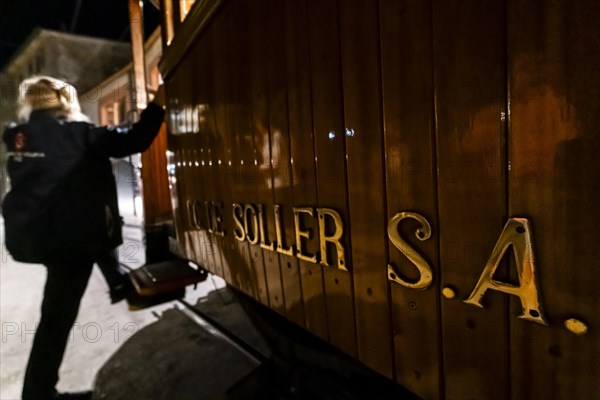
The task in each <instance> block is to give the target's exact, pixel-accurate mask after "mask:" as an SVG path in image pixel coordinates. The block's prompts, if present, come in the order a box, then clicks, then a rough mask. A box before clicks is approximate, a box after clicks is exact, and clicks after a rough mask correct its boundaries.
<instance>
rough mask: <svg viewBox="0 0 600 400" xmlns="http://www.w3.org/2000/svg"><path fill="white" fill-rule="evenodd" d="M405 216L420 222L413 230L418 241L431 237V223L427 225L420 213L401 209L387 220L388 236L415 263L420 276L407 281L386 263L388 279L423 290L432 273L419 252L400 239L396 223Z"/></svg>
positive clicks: (427, 284)
mask: <svg viewBox="0 0 600 400" xmlns="http://www.w3.org/2000/svg"><path fill="white" fill-rule="evenodd" d="M406 218H412V219H414V220H417V221H418V222H419V223H420V224H421V228H419V229H417V230H416V231H415V236H417V239H419V240H420V241H424V240H427V239H429V238H430V237H431V225H429V222H428V221H427V219H425V217H423V216H422V215H420V214H417V213H414V212H409V211H403V212H401V213H398V214H396V215H394V216H393V217H392V218H391V219H390V221H389V222H388V237H389V238H390V240H391V241H392V243H393V245H394V246H395V247H396V248H397V249H398V250H400V252H401V253H402V254H404V255H405V256H406V258H408V259H409V260H410V262H412V263H413V264H414V265H415V267H417V269H418V270H419V272H420V277H419V279H418V280H417V281H416V282H414V283H411V282H407V281H405V280H403V279H401V278H400V277H399V276H398V273H397V272H396V271H394V268H393V267H392V265H391V264H388V279H389V280H390V281H393V282H396V283H399V284H400V285H402V286H406V287H407V288H411V289H421V290H424V289H427V288H428V287H429V286H430V285H431V282H432V281H433V274H432V272H431V267H430V266H429V264H427V261H425V259H424V258H423V257H422V256H421V255H420V254H419V253H417V251H416V250H415V249H413V248H412V247H410V245H409V244H408V243H407V242H406V241H405V240H404V239H402V237H401V236H400V232H398V225H400V222H401V221H402V220H403V219H406Z"/></svg>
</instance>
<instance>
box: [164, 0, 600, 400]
mask: <svg viewBox="0 0 600 400" xmlns="http://www.w3.org/2000/svg"><path fill="white" fill-rule="evenodd" d="M542 3H543V2H527V3H525V2H518V1H514V0H502V1H483V0H475V1H473V0H469V1H467V0H451V1H450V2H447V1H441V0H432V1H415V0H380V1H379V2H361V1H354V0H348V1H335V0H298V1H293V2H290V1H283V0H268V1H262V2H254V1H252V0H229V1H224V2H223V3H222V5H221V6H220V7H219V8H218V11H217V13H216V14H215V15H214V17H213V18H212V19H211V20H210V21H205V22H203V23H204V25H203V28H202V30H201V31H200V32H198V33H197V36H196V37H195V39H194V40H191V42H190V43H189V46H188V50H187V52H186V53H185V54H183V53H182V55H181V58H180V59H173V56H170V59H169V60H167V61H168V62H166V64H165V63H163V64H162V67H163V69H164V71H163V72H168V74H167V76H166V79H167V89H168V94H169V98H170V101H171V106H170V113H171V115H174V113H175V111H180V110H183V109H185V108H186V107H187V108H189V109H190V110H196V111H194V112H198V111H197V110H198V106H200V105H202V106H203V107H204V108H203V110H205V112H204V113H203V118H205V119H203V120H202V121H203V122H201V123H198V124H197V125H198V126H197V131H195V132H186V133H181V132H175V131H173V130H172V129H171V130H172V132H171V135H169V140H168V148H169V150H170V151H171V152H172V153H173V154H174V156H173V158H174V160H175V169H176V171H175V177H176V178H177V182H176V185H175V187H174V188H173V191H172V193H173V194H175V195H176V196H177V197H176V199H175V200H176V204H177V208H176V214H177V215H176V221H177V229H178V230H177V232H178V240H179V242H180V243H181V244H182V247H184V248H185V249H186V251H187V254H188V255H189V256H190V258H193V259H195V260H197V261H198V262H199V263H201V264H202V265H203V266H205V267H206V268H207V269H209V270H210V271H212V272H214V273H216V274H219V275H221V276H223V277H225V279H226V280H227V281H228V282H229V283H230V284H232V285H234V286H236V287H238V288H240V289H241V290H243V291H244V292H245V293H247V294H249V295H250V296H252V297H254V298H256V299H257V300H259V301H260V302H262V303H263V304H264V305H266V306H269V307H270V308H272V309H273V310H275V311H276V312H278V313H280V314H281V315H284V316H285V317H286V318H288V319H289V320H290V321H292V322H294V323H295V324H297V325H299V326H302V327H304V328H305V329H306V330H307V331H309V332H312V333H313V334H315V335H317V336H318V337H320V338H322V339H324V340H326V341H328V342H329V343H330V344H331V345H332V346H334V347H337V348H339V349H341V350H343V351H344V352H346V353H347V354H349V355H351V356H353V357H355V358H356V359H357V360H358V361H360V362H362V363H363V364H365V365H367V366H369V367H370V368H372V369H373V370H375V371H377V372H379V373H380V374H382V375H383V376H386V377H388V378H390V379H394V380H395V381H396V382H398V383H399V384H401V385H403V386H405V387H406V388H408V389H409V390H411V391H413V392H414V393H416V394H417V395H419V396H422V397H423V398H427V399H437V398H439V399H533V398H569V399H570V398H577V399H587V398H595V397H600V387H599V384H598V379H597V378H596V377H597V376H598V373H599V366H598V365H599V361H598V360H599V357H600V355H599V353H600V339H599V337H598V333H597V332H598V330H599V328H600V320H599V318H600V316H599V313H598V310H599V309H600V302H599V297H600V296H599V295H598V291H597V290H596V287H595V286H596V285H595V282H596V281H597V279H598V278H599V277H600V275H598V269H597V268H596V267H595V264H596V261H597V260H598V258H599V257H598V256H599V254H598V248H599V247H598V246H596V243H597V242H598V240H599V239H600V235H599V234H598V231H597V226H596V225H597V221H599V220H600V212H599V211H598V207H597V205H596V203H597V199H598V197H599V195H600V192H599V189H598V187H600V186H599V185H598V183H599V182H600V167H599V165H600V161H599V159H598V157H597V154H598V152H599V151H600V140H599V135H598V128H597V127H598V126H600V120H598V118H600V117H599V115H600V113H599V112H598V104H600V95H599V94H598V93H600V92H599V91H598V89H597V88H598V87H600V68H599V66H600V61H599V60H600V56H598V54H600V28H599V26H600V25H599V24H597V21H598V20H599V19H600V6H598V5H595V4H593V3H592V2H584V1H575V2H563V1H557V2H552V4H550V5H547V4H546V3H543V4H542ZM190 18H192V20H191V21H193V13H192V14H191V17H190ZM187 22H189V21H187ZM179 32H182V30H180V31H179ZM188 39H189V38H188ZM175 40H180V41H185V40H186V38H183V39H182V38H181V37H180V38H179V39H178V38H176V39H175ZM167 67H168V68H167ZM165 68H166V70H165ZM190 118H191V117H190ZM192 119H193V118H192ZM186 123H187V124H188V125H189V126H191V127H193V126H194V123H193V121H192V122H186ZM184 125H185V124H184ZM219 161H221V163H219ZM196 162H198V164H199V165H196ZM230 163H231V165H230ZM195 200H197V201H200V202H204V201H212V202H221V203H222V204H223V209H224V210H225V212H226V213H230V212H231V209H232V204H233V203H241V204H252V205H261V207H263V212H264V214H265V221H266V224H265V234H266V237H267V241H268V243H271V242H273V241H274V240H275V239H276V232H275V219H274V213H273V207H274V205H276V204H277V205H280V206H281V208H280V211H281V221H282V223H283V240H284V242H285V244H287V245H291V244H294V245H295V244H296V243H295V231H294V218H293V213H292V208H293V207H311V208H313V209H316V208H317V207H326V208H331V209H333V210H336V211H337V212H338V213H339V214H340V216H341V219H342V221H343V223H344V235H343V237H342V243H343V245H344V248H345V252H346V253H345V257H346V265H347V268H348V271H343V270H341V269H338V268H336V267H329V266H325V265H321V264H319V263H318V262H319V260H320V257H322V256H323V255H322V254H319V251H320V246H319V241H318V219H317V218H312V219H311V218H308V216H307V215H303V219H302V229H303V230H306V231H310V234H311V238H310V239H307V240H305V242H304V244H303V246H304V247H303V250H302V251H303V253H306V254H309V255H316V256H317V262H314V263H313V262H308V261H305V260H299V259H298V258H297V257H289V256H284V255H281V254H279V253H277V252H275V251H270V250H265V249H261V248H260V247H259V246H258V245H253V244H249V243H248V242H247V241H245V242H240V241H237V240H235V239H234V237H233V229H234V228H235V227H234V223H233V217H232V215H231V214H228V215H224V218H223V226H224V228H225V231H226V234H225V236H223V237H221V236H218V235H214V234H212V233H210V232H208V230H207V229H206V228H204V227H201V228H198V227H194V226H191V225H190V223H189V221H187V220H186V219H185V218H183V217H181V214H183V213H184V212H185V204H186V202H187V201H195ZM401 211H412V212H416V213H419V214H420V215H422V216H424V217H425V218H426V219H427V221H428V222H429V223H430V224H431V226H432V235H431V237H430V238H429V239H428V240H426V241H420V240H417V238H416V237H415V233H414V232H415V229H416V228H417V225H416V223H415V222H414V221H410V220H406V221H405V222H402V224H401V225H400V227H399V228H398V229H399V234H400V235H401V236H402V237H403V238H405V239H406V240H407V242H408V243H409V244H410V245H411V246H412V247H414V250H415V251H416V252H418V253H419V254H420V255H422V256H423V257H424V259H425V260H426V261H427V263H428V264H429V265H430V266H431V269H432V273H433V282H432V284H431V286H430V287H428V288H427V289H425V290H414V289H411V288H408V287H405V286H401V285H399V284H398V283H394V282H392V281H390V280H388V277H387V265H388V264H392V265H393V266H394V268H395V269H396V271H397V272H398V274H399V275H400V276H402V277H403V278H404V279H405V280H407V281H415V280H416V279H418V272H417V269H416V268H415V266H414V265H413V264H412V263H411V262H410V261H408V259H407V258H406V257H405V256H404V255H403V253H402V252H401V251H400V250H399V249H397V248H396V247H394V245H392V243H391V242H390V240H389V238H388V236H387V225H388V221H389V219H390V218H392V217H393V216H394V215H396V214H397V213H399V212H401ZM315 215H316V214H315ZM305 217H306V218H305ZM509 217H522V218H527V219H529V221H530V223H531V226H532V234H533V238H534V243H533V246H534V252H535V257H536V260H537V261H536V268H537V269H536V271H537V273H538V281H539V282H538V289H539V290H540V293H541V295H540V297H541V298H542V303H543V304H542V306H543V311H544V313H545V315H546V318H547V320H548V322H549V324H550V326H548V327H544V326H542V325H539V324H535V323H532V322H528V321H524V320H522V319H518V318H517V316H518V315H519V313H520V311H521V304H520V301H519V299H518V297H516V296H511V295H507V294H504V293H500V292H497V291H494V290H489V291H488V292H487V293H486V294H485V296H484V299H483V301H482V303H483V305H484V308H482V309H479V308H476V307H474V306H472V305H468V304H465V303H464V302H463V301H462V300H464V299H466V298H467V297H468V296H469V294H470V293H471V291H472V290H473V289H474V287H475V284H476V283H477V281H478V279H479V277H480V275H481V274H482V272H483V269H484V266H485V264H486V262H487V260H488V258H489V257H490V254H491V252H492V249H493V248H494V245H495V243H496V242H497V241H498V238H499V236H500V233H501V231H502V229H503V226H504V224H505V222H506V221H507V219H508V218H509ZM202 218H205V217H202ZM405 250H406V249H405ZM296 251H297V249H296ZM507 254H509V256H507V257H505V258H506V259H505V260H504V262H503V264H502V266H501V267H500V268H499V269H498V271H497V273H496V274H495V276H494V279H497V280H499V281H501V282H510V283H513V284H517V283H518V275H517V272H516V268H515V263H514V261H512V258H513V256H512V250H510V249H509V251H508V253H507ZM329 256H331V254H329ZM443 289H446V290H448V289H451V290H452V292H453V293H454V294H455V297H454V298H447V297H444V296H442V294H441V293H442V290H443ZM446 293H448V292H447V291H446ZM568 318H578V319H580V320H581V321H583V322H584V323H585V324H586V325H587V327H588V329H589V330H588V333H587V334H586V335H583V336H576V335H574V334H573V333H571V332H569V331H568V330H567V329H565V327H564V325H563V324H564V321H565V320H566V319H568Z"/></svg>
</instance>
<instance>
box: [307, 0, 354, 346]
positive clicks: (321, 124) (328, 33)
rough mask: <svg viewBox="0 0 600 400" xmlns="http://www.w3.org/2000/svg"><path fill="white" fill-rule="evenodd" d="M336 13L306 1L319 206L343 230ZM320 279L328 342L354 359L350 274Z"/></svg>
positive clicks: (327, 1) (333, 5)
mask: <svg viewBox="0 0 600 400" xmlns="http://www.w3.org/2000/svg"><path fill="white" fill-rule="evenodd" d="M338 12H339V11H338V4H337V2H336V1H333V0H309V1H308V17H309V30H308V35H309V39H310V68H311V80H312V95H313V125H314V135H315V160H316V168H317V193H318V200H319V202H318V204H319V206H320V207H329V208H333V209H335V210H336V211H337V212H338V213H339V214H340V215H342V216H344V217H343V218H345V220H344V222H345V224H346V226H347V227H348V226H349V224H348V222H349V221H348V220H347V216H348V202H347V190H346V187H347V186H346V183H347V180H346V168H345V165H346V161H345V158H346V153H345V150H346V149H345V142H344V112H343V106H342V104H343V97H342V92H341V88H342V82H341V55H340V52H339V49H340V32H339V17H338ZM348 229H349V228H346V232H348ZM342 242H343V244H344V247H345V249H346V254H347V255H346V262H347V263H350V264H351V256H350V255H351V248H350V240H349V237H348V235H345V236H344V237H343V238H342ZM323 276H324V284H325V293H326V304H327V315H328V324H329V341H330V343H331V344H333V345H334V346H337V347H338V348H340V349H342V350H344V351H346V352H347V353H349V354H351V355H356V327H355V314H354V299H353V286H352V275H351V274H350V273H348V272H345V271H342V270H339V269H337V268H325V269H324V271H323Z"/></svg>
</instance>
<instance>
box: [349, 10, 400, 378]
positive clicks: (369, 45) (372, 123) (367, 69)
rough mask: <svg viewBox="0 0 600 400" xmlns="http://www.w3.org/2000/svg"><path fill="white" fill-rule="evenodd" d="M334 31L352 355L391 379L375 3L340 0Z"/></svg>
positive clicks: (377, 15)
mask: <svg viewBox="0 0 600 400" xmlns="http://www.w3.org/2000/svg"><path fill="white" fill-rule="evenodd" d="M358 26H360V29H357V27H358ZM340 31H341V53H342V76H343V93H344V97H343V100H344V115H345V118H344V119H345V132H340V134H341V135H343V136H345V137H346V162H347V166H348V170H347V173H348V181H347V182H348V195H349V214H348V216H349V219H350V221H351V231H350V241H351V242H352V243H353V246H352V265H351V266H350V267H351V268H350V270H351V271H352V277H353V279H354V307H355V312H356V335H357V337H356V340H357V343H358V358H359V360H361V361H362V362H363V363H365V364H366V365H368V366H369V367H371V368H373V369H374V370H376V371H378V372H379V373H381V374H382V375H385V376H387V377H389V378H393V362H392V354H393V353H392V338H391V314H390V306H389V285H388V280H387V259H386V253H387V237H386V226H387V221H386V217H385V208H386V206H385V196H383V193H385V188H384V177H383V151H382V149H383V123H382V101H381V97H382V95H381V65H380V52H379V50H380V49H379V6H378V4H377V2H363V1H359V0H346V1H344V3H343V6H342V7H340ZM349 225H350V224H349Z"/></svg>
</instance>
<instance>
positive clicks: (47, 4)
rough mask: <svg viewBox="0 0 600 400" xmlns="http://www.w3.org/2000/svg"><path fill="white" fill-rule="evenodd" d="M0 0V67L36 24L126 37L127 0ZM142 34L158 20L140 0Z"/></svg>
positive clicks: (146, 2) (148, 5)
mask: <svg viewBox="0 0 600 400" xmlns="http://www.w3.org/2000/svg"><path fill="white" fill-rule="evenodd" d="M80 2H81V7H80V10H79V13H77V12H76V9H77V3H78V0H0V69H1V68H2V67H3V66H4V64H5V63H6V62H7V61H8V60H10V57H11V56H12V55H13V54H14V52H15V51H16V50H17V49H18V48H19V47H20V46H21V44H22V43H23V42H24V41H25V40H26V39H27V38H28V37H29V35H30V34H31V33H32V32H33V31H34V29H35V28H36V27H40V28H47V29H53V30H58V31H63V32H72V33H78V34H82V35H87V36H94V37H101V38H106V39H113V40H120V41H129V16H128V8H127V3H128V1H127V0H80ZM144 14H145V16H144V20H145V27H146V34H147V35H148V34H150V33H151V32H152V30H153V29H154V27H156V25H157V23H158V20H159V13H158V10H156V9H155V8H154V6H152V4H150V2H149V1H148V0H144Z"/></svg>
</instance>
